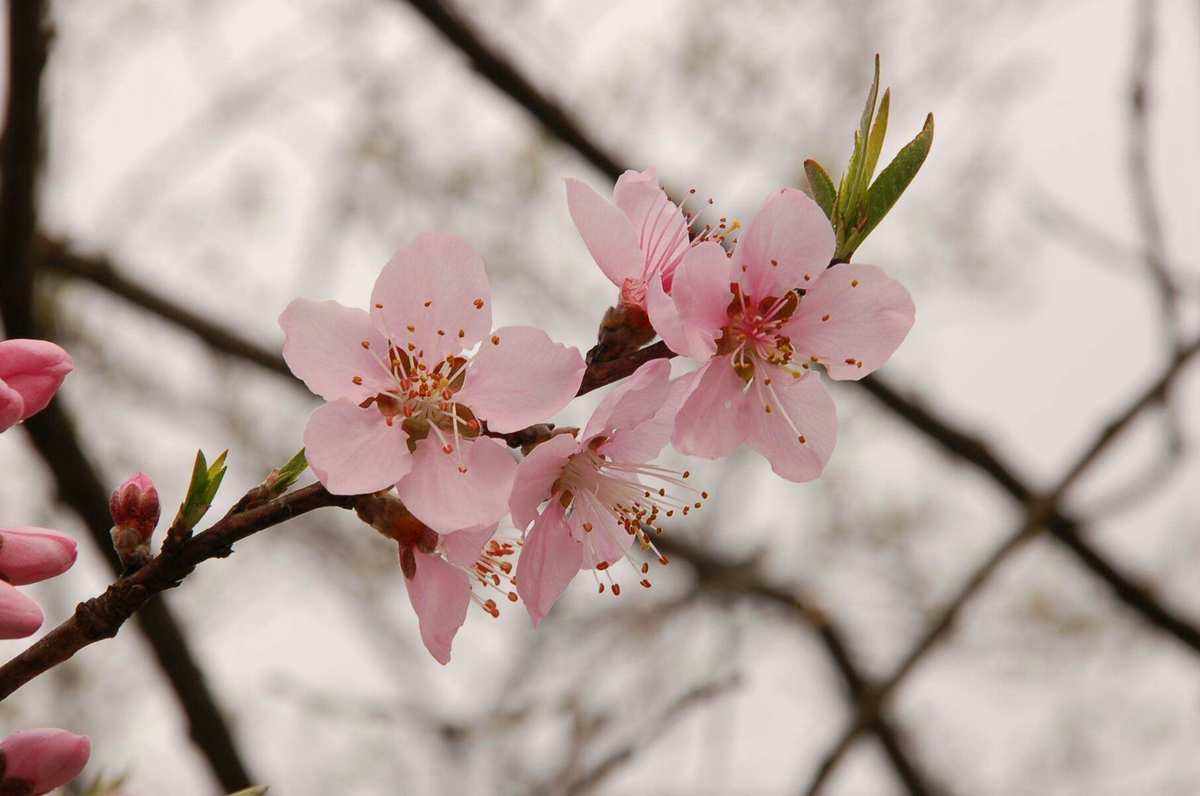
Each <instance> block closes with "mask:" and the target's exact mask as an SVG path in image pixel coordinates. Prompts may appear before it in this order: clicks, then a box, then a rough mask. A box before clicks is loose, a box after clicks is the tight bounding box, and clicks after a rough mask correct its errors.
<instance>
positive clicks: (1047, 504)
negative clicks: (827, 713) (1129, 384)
mask: <svg viewBox="0 0 1200 796" xmlns="http://www.w3.org/2000/svg"><path fill="white" fill-rule="evenodd" d="M1197 353H1200V339H1197V340H1194V341H1193V342H1191V343H1190V344H1188V345H1186V346H1183V347H1181V348H1180V349H1179V351H1178V352H1177V353H1176V355H1175V356H1174V357H1172V359H1171V361H1170V363H1168V365H1167V366H1166V367H1165V368H1164V369H1163V371H1162V373H1161V374H1160V375H1159V377H1158V378H1157V379H1155V380H1154V381H1153V382H1152V383H1151V384H1150V385H1149V386H1148V387H1147V388H1146V389H1145V390H1143V391H1142V392H1141V393H1139V394H1138V395H1137V396H1136V397H1135V398H1134V400H1132V401H1131V402H1130V403H1129V404H1128V405H1127V406H1126V407H1124V408H1123V409H1122V410H1121V411H1120V412H1118V413H1117V414H1115V415H1114V416H1113V417H1112V419H1111V420H1109V422H1107V423H1106V424H1104V426H1103V427H1101V428H1100V429H1099V431H1098V432H1097V433H1096V436H1095V438H1094V439H1093V440H1092V442H1091V443H1090V444H1089V445H1088V446H1087V448H1086V449H1085V450H1084V452H1083V453H1082V454H1081V455H1080V456H1079V458H1078V459H1076V460H1075V462H1074V463H1073V464H1072V465H1071V466H1070V467H1069V468H1067V470H1066V472H1065V473H1064V475H1063V476H1062V477H1061V478H1060V479H1059V481H1058V483H1057V484H1056V485H1055V486H1054V488H1053V489H1051V490H1050V491H1049V492H1048V493H1046V495H1045V496H1038V497H1033V498H1031V499H1030V500H1029V501H1027V504H1026V516H1025V520H1024V521H1023V523H1022V524H1021V527H1020V528H1018V529H1017V530H1016V531H1015V532H1014V533H1012V534H1011V535H1010V536H1009V537H1008V538H1006V539H1005V540H1004V541H1003V542H1002V543H1001V544H1000V545H999V547H997V548H996V549H995V550H994V551H993V552H992V553H991V554H990V555H989V556H988V557H987V558H986V559H985V560H984V561H983V562H982V563H981V564H980V565H979V566H978V567H976V568H975V569H974V570H973V571H972V572H971V574H970V575H969V576H968V577H967V579H966V581H965V582H964V583H963V585H962V586H961V587H960V588H959V590H958V592H957V593H956V594H955V596H954V597H953V598H951V599H950V600H948V601H947V602H946V604H945V605H944V606H943V608H942V609H941V611H939V612H938V615H937V617H936V618H935V619H934V620H933V621H932V622H930V624H929V626H928V627H927V628H926V630H925V632H924V633H923V634H922V635H921V637H920V639H918V641H917V642H916V644H914V645H913V647H912V648H911V649H910V650H909V652H908V654H907V655H905V656H904V657H903V658H902V659H901V661H900V663H899V664H898V665H897V666H896V668H895V669H894V670H893V672H892V674H891V676H890V677H888V678H887V680H885V681H884V682H883V683H882V684H880V685H879V686H878V687H877V688H875V689H874V690H873V691H871V692H870V693H868V694H866V695H865V698H864V699H863V700H862V701H861V702H860V704H859V709H858V712H857V714H856V715H855V716H854V718H853V719H852V720H851V723H850V725H849V727H847V729H846V730H845V732H844V733H843V734H842V736H841V737H840V738H839V739H838V741H837V742H836V743H835V744H834V745H833V746H832V747H831V749H830V750H829V752H828V753H826V755H825V757H824V758H822V761H821V763H820V765H819V766H818V768H817V771H816V773H815V774H814V775H813V778H812V780H811V782H810V783H809V785H808V788H807V790H806V791H805V792H806V793H807V794H808V796H815V794H817V793H819V792H820V791H821V790H822V788H823V787H824V785H825V784H826V783H827V782H828V778H829V776H830V775H831V774H832V773H833V770H834V769H835V768H836V767H837V764H838V763H839V762H840V761H841V760H842V759H843V758H844V757H845V755H846V753H847V752H848V751H849V750H850V748H851V747H852V746H853V744H854V742H855V740H857V739H858V737H859V736H860V735H862V733H863V730H865V729H866V728H867V727H868V726H869V722H870V721H871V720H872V718H873V717H875V716H878V715H879V711H880V710H881V709H882V708H883V707H884V706H885V705H886V703H887V700H888V699H889V698H890V697H891V696H892V695H893V694H894V693H895V692H896V690H897V688H898V687H899V686H900V684H901V683H902V682H903V681H904V680H905V679H906V678H907V677H908V675H909V674H911V673H912V672H913V670H914V669H915V668H916V666H917V664H918V663H919V662H920V661H921V660H922V659H923V658H924V657H925V656H926V654H928V653H929V651H930V650H932V649H933V648H934V647H935V646H936V645H937V643H938V642H939V641H941V640H942V639H943V638H944V637H945V635H946V634H947V633H948V632H949V631H950V629H951V628H953V627H954V625H955V622H956V620H957V619H958V617H959V615H960V614H961V613H962V611H963V609H964V608H965V607H966V605H967V603H968V602H970V601H971V599H972V598H974V597H975V595H977V594H979V592H980V591H981V590H982V589H983V587H984V585H986V584H987V582H988V581H989V580H990V579H991V577H992V575H994V574H995V573H996V572H997V571H998V570H999V568H1000V566H1001V564H1003V563H1004V561H1005V560H1007V559H1008V557H1009V556H1010V555H1011V554H1012V553H1013V552H1014V551H1016V550H1017V549H1019V548H1020V547H1022V546H1024V544H1025V543H1026V542H1028V541H1029V540H1031V539H1033V538H1034V537H1036V536H1037V535H1038V533H1039V532H1040V531H1041V530H1043V529H1048V530H1050V531H1051V532H1052V533H1054V534H1055V536H1056V538H1059V539H1060V540H1062V541H1063V542H1064V543H1065V544H1067V546H1068V547H1069V548H1071V549H1072V550H1073V551H1075V552H1076V555H1080V556H1081V557H1082V556H1083V555H1089V554H1090V550H1091V548H1090V547H1089V546H1087V545H1085V544H1083V540H1082V538H1081V537H1080V536H1079V528H1078V527H1077V526H1076V525H1075V523H1074V522H1073V521H1071V520H1068V519H1066V518H1064V517H1063V515H1062V514H1061V513H1059V511H1058V504H1059V502H1060V501H1061V500H1062V499H1063V497H1064V496H1065V495H1066V493H1067V492H1068V491H1069V490H1070V488H1071V487H1072V486H1073V485H1074V484H1075V483H1076V482H1077V481H1078V480H1079V478H1081V477H1082V476H1083V475H1084V474H1085V473H1086V472H1087V471H1088V469H1090V468H1091V467H1092V466H1093V465H1094V464H1095V463H1096V462H1097V461H1099V460H1100V458H1101V456H1102V454H1103V453H1104V451H1105V450H1106V449H1107V448H1108V447H1109V446H1110V445H1112V443H1113V442H1115V441H1116V440H1117V438H1118V437H1119V436H1120V435H1121V434H1122V433H1123V432H1124V431H1125V430H1127V429H1128V428H1129V426H1130V425H1131V424H1132V423H1133V421H1134V420H1136V419H1137V418H1138V417H1139V416H1140V415H1141V414H1142V413H1143V412H1145V411H1146V410H1147V409H1148V408H1150V407H1152V406H1154V405H1155V404H1158V403H1160V402H1162V401H1164V400H1165V399H1166V396H1167V393H1168V391H1169V390H1170V388H1171V385H1172V384H1173V383H1174V382H1175V379H1176V378H1177V377H1178V375H1179V373H1180V372H1181V371H1182V370H1183V368H1184V366H1185V365H1186V364H1187V363H1188V362H1189V360H1191V359H1192V357H1194V356H1195V355H1196V354H1197ZM1109 566H1110V565H1109V564H1108V562H1107V560H1106V559H1104V558H1103V557H1101V556H1096V558H1095V560H1093V561H1091V562H1090V568H1092V569H1093V571H1100V572H1102V571H1104V568H1105V567H1109ZM1109 574H1110V576H1112V575H1117V577H1113V578H1111V579H1110V578H1106V580H1108V582H1109V583H1110V584H1112V585H1113V588H1114V590H1115V589H1117V588H1118V586H1116V585H1115V584H1123V585H1122V586H1121V587H1119V588H1122V589H1124V591H1122V592H1118V596H1119V597H1121V599H1122V600H1124V601H1125V602H1126V603H1127V604H1130V605H1137V606H1139V612H1140V613H1141V615H1142V616H1143V617H1144V618H1146V619H1147V621H1150V622H1151V623H1152V624H1154V625H1156V626H1157V627H1160V628H1162V629H1164V630H1167V631H1168V632H1170V633H1171V635H1173V636H1175V637H1176V638H1177V639H1179V640H1180V641H1182V642H1184V643H1185V644H1186V645H1187V646H1188V647H1190V648H1191V649H1192V650H1193V651H1194V652H1197V653H1200V632H1197V630H1196V628H1195V626H1193V625H1192V624H1190V623H1188V622H1186V621H1184V620H1181V619H1179V618H1178V617H1176V616H1175V615H1174V614H1172V613H1171V612H1169V611H1167V610H1166V609H1165V608H1163V607H1162V606H1161V604H1160V603H1159V602H1158V601H1157V600H1154V599H1153V598H1152V597H1151V596H1150V594H1149V592H1148V591H1147V590H1146V589H1143V588H1141V587H1140V586H1137V585H1136V584H1135V583H1133V582H1132V581H1130V580H1128V579H1127V578H1125V577H1124V576H1120V575H1119V573H1116V572H1115V570H1114V571H1113V572H1112V573H1109Z"/></svg>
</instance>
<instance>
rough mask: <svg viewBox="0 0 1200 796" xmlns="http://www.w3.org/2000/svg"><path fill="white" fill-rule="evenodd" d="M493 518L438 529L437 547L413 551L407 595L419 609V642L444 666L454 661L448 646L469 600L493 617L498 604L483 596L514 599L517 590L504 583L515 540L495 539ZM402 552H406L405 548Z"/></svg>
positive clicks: (464, 616) (498, 612)
mask: <svg viewBox="0 0 1200 796" xmlns="http://www.w3.org/2000/svg"><path fill="white" fill-rule="evenodd" d="M496 528H497V525H496V524H495V523H493V524H491V525H488V526H485V527H483V528H467V529H465V530H460V531H457V532H455V533H449V534H435V536H436V537H437V542H436V547H435V548H434V549H433V551H432V552H429V553H426V552H422V550H421V549H420V548H414V550H413V556H414V559H413V562H412V563H413V565H414V566H413V572H412V574H411V576H409V574H408V573H406V574H405V584H406V586H407V588H408V599H409V601H410V602H411V603H412V607H413V610H414V611H415V612H416V614H417V621H418V624H419V625H420V629H421V641H423V642H424V644H425V649H427V650H429V654H430V655H432V656H433V657H434V659H435V660H437V662H438V663H441V664H443V665H445V664H447V663H449V662H450V647H451V644H452V643H453V642H454V636H455V635H456V634H457V633H458V629H459V628H460V627H462V625H463V622H465V621H466V618H467V608H468V607H469V606H470V603H471V601H472V600H473V601H475V603H476V604H477V605H479V607H481V608H482V609H483V610H484V611H486V612H487V613H489V614H491V615H492V616H499V615H500V609H499V607H498V606H497V605H496V600H495V599H494V598H493V597H490V596H489V597H481V596H479V595H478V594H476V593H475V589H476V588H478V589H480V590H481V591H483V592H484V593H489V592H496V593H498V594H501V595H502V596H504V597H506V598H507V599H509V600H515V599H516V597H517V595H516V592H513V591H510V590H508V589H507V588H505V584H511V578H510V577H509V573H510V572H511V570H512V565H511V564H510V563H509V562H507V561H505V560H504V559H505V558H507V557H508V556H511V555H513V554H514V553H515V549H514V547H513V546H512V545H511V544H508V543H506V542H503V541H501V540H498V539H493V536H494V535H495V533H496ZM402 555H403V552H402Z"/></svg>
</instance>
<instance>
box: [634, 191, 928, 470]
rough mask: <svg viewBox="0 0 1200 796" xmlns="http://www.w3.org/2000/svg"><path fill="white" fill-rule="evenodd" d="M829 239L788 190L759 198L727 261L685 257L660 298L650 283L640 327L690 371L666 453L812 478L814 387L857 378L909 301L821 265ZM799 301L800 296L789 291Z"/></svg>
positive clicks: (827, 446) (817, 395) (816, 423)
mask: <svg viewBox="0 0 1200 796" xmlns="http://www.w3.org/2000/svg"><path fill="white" fill-rule="evenodd" d="M833 252H834V235H833V229H832V227H830V225H829V221H828V220H827V219H826V217H825V214H824V213H823V212H821V209H820V208H819V207H817V205H816V203H815V202H813V201H812V200H811V199H809V198H808V197H807V196H805V195H804V194H803V193H801V192H800V191H796V190H792V189H784V190H782V191H779V192H778V193H776V194H773V195H772V196H770V197H769V198H768V199H767V201H766V203H765V204H764V205H763V208H762V210H761V211H760V212H759V214H758V215H757V216H756V217H755V218H754V220H753V221H752V222H751V223H750V225H749V227H748V228H747V229H746V231H745V234H744V235H743V236H742V238H741V239H740V240H739V241H738V243H737V247H736V249H735V250H734V252H733V254H732V256H728V255H727V254H726V252H725V250H724V249H722V248H721V246H719V245H717V244H716V243H712V242H706V243H701V244H700V245H698V246H697V247H695V248H693V249H691V250H689V251H688V253H687V255H686V256H685V258H684V261H683V263H682V264H681V265H680V267H679V268H678V269H677V270H676V272H675V279H674V284H673V287H672V291H671V295H670V296H667V295H666V292H665V291H664V290H662V289H661V288H656V287H655V286H653V285H652V286H651V290H650V293H649V295H648V301H647V304H648V310H649V315H650V320H651V323H652V324H653V325H654V328H655V330H656V331H658V333H659V335H660V336H661V337H662V338H663V340H665V341H666V343H667V345H668V346H670V347H671V349H672V350H673V351H675V352H676V353H678V354H681V355H683V356H686V357H690V358H691V359H694V360H697V361H699V362H701V363H702V365H701V367H700V369H699V370H698V371H696V372H695V373H694V374H690V375H692V376H693V378H694V379H695V381H694V385H695V386H694V389H693V390H692V392H691V394H690V395H689V396H688V397H687V400H686V401H685V402H684V404H683V406H682V407H680V410H679V414H678V416H677V418H676V423H675V431H674V434H673V436H672V443H673V444H674V446H675V447H676V448H677V449H678V450H680V451H682V452H684V453H689V454H693V455H696V456H702V457H705V458H710V459H716V458H720V457H722V456H727V455H729V454H731V453H733V451H734V450H735V449H736V448H737V447H738V446H739V445H741V444H742V443H743V442H746V443H748V444H749V445H750V446H751V447H753V448H754V449H755V450H757V451H758V452H759V453H761V454H762V455H763V456H765V457H766V459H767V460H768V461H769V462H770V463H771V468H772V469H773V470H774V471H775V472H776V473H777V474H779V475H780V476H782V477H784V478H786V479H788V480H790V481H809V480H811V479H813V478H816V477H817V476H819V475H820V474H821V471H822V470H823V469H824V467H825V463H826V462H827V461H828V460H829V457H830V455H831V454H832V453H833V448H834V445H835V443H836V440H837V413H836V410H835V408H834V405H833V401H832V400H831V399H830V397H829V395H828V393H826V391H825V388H824V387H823V386H822V385H821V382H820V379H819V378H818V377H817V376H816V374H815V373H814V372H813V371H812V370H811V368H810V366H811V365H812V364H817V363H819V364H820V365H821V366H822V367H823V368H824V369H825V372H826V374H828V375H829V376H830V377H832V378H834V379H859V378H862V377H863V376H865V375H867V374H868V373H870V372H871V371H873V370H875V369H876V368H878V367H879V366H880V365H882V364H883V363H884V362H886V361H887V360H888V358H889V357H890V356H891V355H892V353H893V352H894V351H895V350H896V348H897V347H899V345H900V343H901V342H902V341H903V340H904V337H905V336H906V335H907V334H908V330H909V329H910V328H912V325H913V321H914V318H915V309H914V307H913V303H912V299H911V298H910V297H909V295H908V291H906V290H905V289H904V288H903V287H902V286H901V285H900V284H899V283H898V282H896V281H894V280H892V279H890V278H889V277H888V276H887V275H886V274H884V273H883V271H881V270H880V269H878V268H876V267H874V266H870V265H856V264H853V265H852V264H850V263H843V264H840V265H837V266H835V267H833V268H828V269H827V267H826V266H827V265H828V264H829V260H830V258H831V257H833ZM800 291H802V292H803V295H801V292H800Z"/></svg>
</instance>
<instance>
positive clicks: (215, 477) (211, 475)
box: [196, 451, 229, 522]
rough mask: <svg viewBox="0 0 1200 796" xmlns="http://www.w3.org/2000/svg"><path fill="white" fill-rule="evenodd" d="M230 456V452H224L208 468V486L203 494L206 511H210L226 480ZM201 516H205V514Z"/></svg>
mask: <svg viewBox="0 0 1200 796" xmlns="http://www.w3.org/2000/svg"><path fill="white" fill-rule="evenodd" d="M228 454H229V451H224V452H223V453H222V454H221V455H220V456H218V457H217V458H216V460H215V461H214V462H213V463H212V466H211V467H209V468H208V484H206V485H205V488H204V493H203V499H204V511H208V507H209V506H211V505H212V502H213V498H214V497H216V496H217V490H218V489H220V488H221V481H222V480H223V479H224V478H225V471H226V469H227V468H226V466H225V457H226V456H227V455H228ZM201 516H203V512H202V513H201ZM199 520H200V518H199V517H197V518H196V521H197V522H199Z"/></svg>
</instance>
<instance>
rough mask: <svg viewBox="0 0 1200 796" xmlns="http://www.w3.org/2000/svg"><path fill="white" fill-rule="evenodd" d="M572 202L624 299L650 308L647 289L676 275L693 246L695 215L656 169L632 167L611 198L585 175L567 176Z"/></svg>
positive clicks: (599, 262)
mask: <svg viewBox="0 0 1200 796" xmlns="http://www.w3.org/2000/svg"><path fill="white" fill-rule="evenodd" d="M567 207H568V209H569V210H570V211H571V219H572V220H573V221H574V222H575V227H576V229H578V230H579V234H580V236H581V237H582V238H583V242H584V243H585V244H587V247H588V251H589V252H591V254H592V259H594V260H595V261H596V264H597V265H598V266H600V270H601V271H603V272H604V275H605V276H607V277H608V278H609V280H610V281H611V282H612V283H613V284H614V285H616V286H617V287H618V288H620V290H621V302H622V303H623V304H632V305H634V306H637V307H640V308H642V309H643V310H644V309H645V308H646V291H647V290H648V288H649V285H650V284H651V283H652V282H653V281H655V279H656V278H657V280H658V281H659V282H661V284H662V286H663V287H664V289H665V290H666V292H668V293H670V292H671V279H672V276H673V274H674V273H675V269H676V268H677V267H678V266H679V263H680V262H682V261H683V255H684V252H686V251H687V249H688V246H689V234H688V227H689V225H690V223H691V220H692V219H691V218H685V216H684V213H683V211H682V210H681V209H680V208H679V206H678V205H676V204H675V203H674V202H672V201H671V200H670V198H669V197H668V196H667V194H666V192H665V191H663V189H662V188H661V187H659V184H658V178H657V177H656V176H655V173H654V169H647V170H646V171H640V172H639V171H626V172H625V173H624V174H622V175H621V176H620V177H618V178H617V184H616V186H615V187H614V188H613V198H612V201H611V202H610V201H609V200H607V199H605V198H604V197H602V196H600V194H598V193H596V192H595V191H594V190H592V189H591V188H590V187H588V186H587V185H586V184H584V183H582V182H580V181H579V180H574V179H568V180H567Z"/></svg>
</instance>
